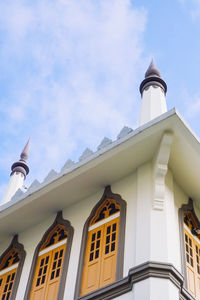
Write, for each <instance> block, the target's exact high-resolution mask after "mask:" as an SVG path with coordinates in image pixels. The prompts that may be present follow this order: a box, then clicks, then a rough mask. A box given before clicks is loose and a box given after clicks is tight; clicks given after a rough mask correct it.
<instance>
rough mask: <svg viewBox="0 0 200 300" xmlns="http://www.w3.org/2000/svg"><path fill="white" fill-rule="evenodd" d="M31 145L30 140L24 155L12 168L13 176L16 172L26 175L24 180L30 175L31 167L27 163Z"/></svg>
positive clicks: (23, 152) (23, 151)
mask: <svg viewBox="0 0 200 300" xmlns="http://www.w3.org/2000/svg"><path fill="white" fill-rule="evenodd" d="M29 144H30V139H28V142H27V143H26V145H25V147H24V149H23V150H22V153H21V155H20V160H19V161H17V162H15V163H14V164H13V165H12V167H11V170H12V172H11V174H10V176H12V175H13V174H14V173H15V172H20V173H22V174H23V175H24V178H26V175H27V174H28V173H29V167H28V165H27V164H26V161H27V159H28V153H29Z"/></svg>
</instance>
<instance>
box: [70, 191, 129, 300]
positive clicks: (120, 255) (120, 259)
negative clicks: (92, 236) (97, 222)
mask: <svg viewBox="0 0 200 300" xmlns="http://www.w3.org/2000/svg"><path fill="white" fill-rule="evenodd" d="M106 198H108V199H113V200H115V201H116V203H117V204H119V205H120V221H119V236H118V251H117V266H116V278H115V281H116V280H119V279H121V278H122V277H123V266H124V241H125V225H126V201H125V200H123V199H122V198H121V196H120V195H119V194H114V193H113V192H112V191H111V186H110V185H108V186H106V188H105V190H104V193H103V196H102V197H101V199H100V200H99V201H98V203H97V204H96V205H95V206H94V207H93V209H92V211H91V213H90V215H89V217H88V218H87V220H86V222H85V224H84V228H83V233H82V240H81V250H80V256H79V264H78V271H77V279H76V287H75V294H74V299H75V300H77V299H79V298H80V299H81V297H80V290H81V282H82V273H83V265H84V259H85V252H86V245H87V235H88V228H89V224H90V222H91V220H92V219H93V218H94V216H95V214H96V211H97V210H98V208H99V207H100V206H101V205H102V204H103V202H104V201H105V200H106ZM98 290H99V289H98ZM98 290H97V291H98ZM82 297H85V295H84V296H82Z"/></svg>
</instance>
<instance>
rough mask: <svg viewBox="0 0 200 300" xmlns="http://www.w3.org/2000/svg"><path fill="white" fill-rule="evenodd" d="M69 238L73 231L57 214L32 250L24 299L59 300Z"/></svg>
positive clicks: (63, 279) (63, 280)
mask: <svg viewBox="0 0 200 300" xmlns="http://www.w3.org/2000/svg"><path fill="white" fill-rule="evenodd" d="M72 236H73V228H72V227H71V225H70V223H69V222H68V221H66V220H64V219H63V218H62V213H61V212H59V213H58V215H57V217H56V220H55V222H54V224H53V225H52V226H51V227H50V229H49V230H48V231H47V232H46V233H45V235H44V237H43V239H42V241H41V242H40V244H39V245H38V247H37V249H36V252H35V255H34V260H33V264H32V271H31V275H30V278H29V283H28V291H27V293H26V295H28V297H29V298H28V299H30V300H36V299H37V300H46V299H48V300H50V299H52V300H54V299H62V297H63V294H64V286H65V281H66V274H67V266H68V260H69V253H70V249H71V242H72ZM25 299H27V298H26V297H25Z"/></svg>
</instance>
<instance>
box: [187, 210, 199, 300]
mask: <svg viewBox="0 0 200 300" xmlns="http://www.w3.org/2000/svg"><path fill="white" fill-rule="evenodd" d="M196 227H197V224H195V220H194V217H193V215H192V213H191V212H187V213H186V214H185V216H184V240H185V256H186V257H185V258H186V271H187V282H188V291H189V292H190V293H191V294H192V295H193V296H194V297H195V299H197V300H200V239H199V237H198V236H197V234H193V232H195V231H194V229H195V228H196Z"/></svg>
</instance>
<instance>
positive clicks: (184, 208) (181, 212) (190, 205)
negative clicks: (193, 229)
mask: <svg viewBox="0 0 200 300" xmlns="http://www.w3.org/2000/svg"><path fill="white" fill-rule="evenodd" d="M187 211H191V213H192V214H193V216H194V219H195V222H196V223H197V225H198V227H200V222H199V220H198V218H197V216H196V214H195V211H194V206H193V200H192V199H191V198H189V201H188V204H184V205H182V207H181V208H180V209H179V213H178V214H179V230H180V243H181V244H180V248H181V271H182V274H183V277H184V282H183V286H184V288H185V289H186V290H187V287H188V282H187V270H186V259H185V257H186V253H185V241H184V220H183V218H184V214H185V213H186V212H187Z"/></svg>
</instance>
